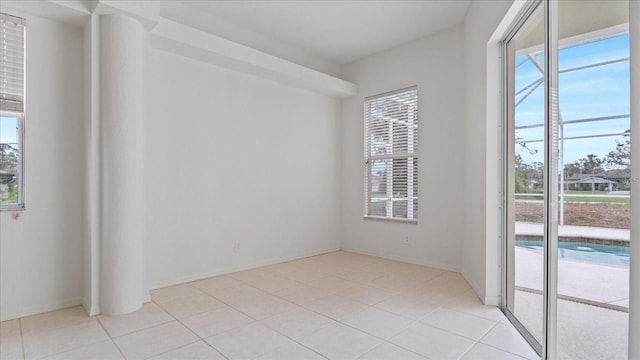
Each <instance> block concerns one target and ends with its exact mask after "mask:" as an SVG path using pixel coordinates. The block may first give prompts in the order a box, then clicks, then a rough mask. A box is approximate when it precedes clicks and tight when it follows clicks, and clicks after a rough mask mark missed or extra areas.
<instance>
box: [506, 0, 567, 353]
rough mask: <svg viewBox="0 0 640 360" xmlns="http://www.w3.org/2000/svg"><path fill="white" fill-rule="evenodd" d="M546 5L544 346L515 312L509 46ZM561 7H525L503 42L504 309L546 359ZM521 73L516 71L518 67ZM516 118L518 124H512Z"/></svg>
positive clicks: (553, 260) (551, 323) (552, 340)
mask: <svg viewBox="0 0 640 360" xmlns="http://www.w3.org/2000/svg"><path fill="white" fill-rule="evenodd" d="M539 6H542V7H543V13H544V14H543V15H544V54H545V55H544V74H543V75H544V133H545V135H544V149H545V165H544V220H543V221H544V236H543V246H544V252H543V253H544V266H543V269H544V270H543V271H544V274H543V295H542V297H543V313H542V316H543V321H542V324H543V328H542V339H541V340H542V341H541V342H538V340H536V338H535V337H534V336H533V335H532V334H531V332H529V330H528V329H527V328H526V327H525V326H524V325H523V324H522V323H521V322H520V321H519V320H518V318H517V317H516V316H515V315H514V314H513V312H512V311H511V310H510V309H509V307H510V306H512V305H513V303H514V294H513V293H511V292H510V291H509V290H510V289H513V290H514V292H515V279H514V274H515V268H514V263H513V259H514V257H515V253H514V249H513V245H514V244H513V242H514V240H515V239H512V238H510V236H509V234H510V233H512V230H513V226H514V222H515V218H514V217H513V214H512V211H511V209H513V208H514V205H515V201H514V199H513V198H511V197H510V196H509V194H510V193H511V192H510V186H512V185H510V183H509V181H507V179H513V178H514V172H515V169H513V168H512V166H510V165H511V164H513V160H514V156H515V155H514V153H513V152H512V151H510V148H511V145H512V141H513V139H514V126H513V125H514V124H515V120H514V107H513V106H512V105H513V104H514V101H513V100H514V91H513V90H514V88H513V83H514V81H511V77H512V75H511V74H510V70H511V68H510V67H509V66H507V63H509V64H511V63H513V62H514V61H513V60H514V59H515V53H514V52H510V51H509V49H508V46H507V45H508V43H509V42H510V41H511V40H512V39H513V38H514V36H515V35H516V34H517V32H518V31H519V30H520V29H521V28H522V26H523V25H524V24H525V22H526V21H527V19H529V17H530V16H531V15H532V14H533V13H534V11H535V10H537V9H538V7H539ZM557 29H558V3H557V1H552V0H529V1H527V3H526V4H525V6H524V7H523V8H522V10H521V11H520V13H519V14H518V16H517V17H516V20H515V21H514V22H513V24H512V25H511V26H510V28H509V29H508V30H507V32H506V36H505V37H504V38H503V40H502V41H501V42H500V45H501V52H502V58H503V61H502V72H503V86H502V89H503V96H502V102H503V104H502V108H503V120H502V122H503V133H502V136H503V141H502V144H503V149H502V153H503V156H502V159H503V164H502V176H501V178H502V181H503V184H502V188H503V191H502V194H503V196H502V205H503V207H502V208H503V214H502V222H503V224H502V239H503V241H502V248H503V262H504V264H505V267H504V270H503V272H502V299H501V304H500V308H501V310H502V311H503V312H504V314H505V316H506V317H507V318H508V319H509V321H510V322H511V323H512V324H513V325H514V326H515V327H516V329H517V330H518V331H519V332H520V333H521V334H522V335H523V337H524V338H525V340H526V341H527V342H528V343H529V344H530V345H531V346H532V347H533V349H534V350H535V351H536V352H537V353H538V355H540V356H541V358H542V359H553V358H555V354H556V338H557V336H556V332H557V292H558V280H557V279H558V216H557V215H558V196H557V195H558V136H559V135H558V124H559V110H558V109H559V106H558V49H559V41H558V31H557ZM513 70H515V69H513ZM512 120H514V121H512Z"/></svg>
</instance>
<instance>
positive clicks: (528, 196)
mask: <svg viewBox="0 0 640 360" xmlns="http://www.w3.org/2000/svg"><path fill="white" fill-rule="evenodd" d="M628 9H629V4H628V1H594V0H585V1H580V0H559V1H546V0H545V1H531V2H529V3H528V5H527V6H526V7H525V8H524V9H523V11H522V12H521V14H520V18H519V20H518V21H517V22H516V23H515V24H514V26H513V27H512V30H511V32H510V33H509V34H508V36H507V37H506V38H505V40H504V59H505V95H506V96H505V107H504V108H505V114H506V117H505V118H506V119H505V159H506V160H505V170H504V174H505V176H504V179H505V194H506V196H505V204H506V206H505V209H506V210H505V214H504V216H505V235H506V236H505V239H506V246H505V249H506V251H505V254H506V267H505V280H506V281H505V283H506V294H505V297H504V303H503V308H504V310H505V313H506V314H507V316H508V317H509V319H510V320H511V321H512V322H513V323H514V324H515V325H516V327H517V328H518V329H519V330H520V331H521V332H522V333H523V335H524V336H525V338H527V340H528V341H529V342H530V343H531V344H532V346H533V347H534V348H535V349H536V351H538V352H539V353H540V354H541V355H542V356H543V357H545V358H554V359H555V358H559V359H589V358H593V359H600V358H607V359H625V358H626V350H627V343H628V341H629V339H628V338H627V336H628V307H629V241H630V233H629V224H630V221H631V219H630V211H629V204H630V191H631V189H630V184H631V181H630V115H629V107H630V94H629V73H630V69H629V35H628Z"/></svg>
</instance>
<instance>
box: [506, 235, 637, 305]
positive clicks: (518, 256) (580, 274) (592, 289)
mask: <svg viewBox="0 0 640 360" xmlns="http://www.w3.org/2000/svg"><path fill="white" fill-rule="evenodd" d="M515 272H516V273H515V285H516V287H518V288H519V289H521V290H525V291H532V292H541V291H542V284H543V274H544V272H543V257H542V254H541V253H540V252H538V251H535V250H531V249H527V248H523V247H516V248H515ZM558 294H559V295H562V296H564V297H565V298H566V299H572V300H575V301H577V302H584V303H587V304H591V305H594V306H602V307H608V308H611V309H617V310H622V311H625V310H626V311H628V308H629V267H627V266H617V265H606V264H596V263H591V262H583V261H578V260H571V259H562V258H561V259H559V260H558ZM625 308H626V309H625Z"/></svg>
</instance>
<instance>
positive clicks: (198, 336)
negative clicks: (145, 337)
mask: <svg viewBox="0 0 640 360" xmlns="http://www.w3.org/2000/svg"><path fill="white" fill-rule="evenodd" d="M192 286H193V285H192ZM205 294H206V295H207V296H209V297H211V298H212V299H215V300H217V301H220V302H221V303H223V304H225V305H227V304H226V303H224V302H223V301H221V300H220V299H218V298H216V297H214V296H213V295H211V294H208V293H205ZM151 302H152V303H154V304H155V305H156V306H158V307H159V308H160V309H162V311H164V312H166V313H167V314H168V315H169V316H171V317H172V318H173V320H174V321H176V322H177V323H179V324H180V325H182V326H183V327H184V328H185V329H187V330H188V331H189V332H190V333H192V334H193V335H195V337H196V338H197V339H198V340H196V341H194V342H192V343H189V344H185V345H182V346H179V347H177V348H175V349H170V350H167V351H164V352H161V353H158V354H155V355H152V356H150V357H154V356H159V355H162V354H166V353H168V352H171V351H174V350H177V349H181V348H183V347H186V346H189V345H192V344H195V343H197V342H200V341H202V342H203V343H205V344H206V345H207V346H209V347H211V348H212V349H213V350H215V351H216V352H217V353H218V354H220V355H222V357H224V358H225V359H229V358H228V357H226V356H225V354H224V353H222V351H220V350H218V349H216V348H215V346H213V345H211V344H209V343H208V342H207V341H206V340H205V339H204V338H202V337H201V336H200V335H198V334H196V333H195V331H193V330H191V328H190V327H188V326H187V325H185V324H184V323H183V322H182V321H180V319H178V318H177V317H175V316H174V315H173V314H171V313H170V312H169V311H167V309H165V308H164V307H162V305H161V304H159V303H157V302H155V301H154V300H153V299H151ZM227 306H229V305H227ZM212 311H213V310H212ZM205 312H208V311H205ZM205 312H201V313H198V314H194V315H192V316H198V315H201V314H204V313H205ZM189 317H190V316H189ZM164 324H166V323H164Z"/></svg>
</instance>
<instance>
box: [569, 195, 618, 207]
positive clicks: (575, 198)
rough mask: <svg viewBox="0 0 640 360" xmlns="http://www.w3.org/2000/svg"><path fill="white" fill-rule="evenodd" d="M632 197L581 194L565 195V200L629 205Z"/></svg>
mask: <svg viewBox="0 0 640 360" xmlns="http://www.w3.org/2000/svg"><path fill="white" fill-rule="evenodd" d="M629 200H630V199H629V198H628V197H617V196H608V197H590V196H580V195H569V194H565V195H564V201H566V202H585V203H605V204H621V205H629V204H630V201H629Z"/></svg>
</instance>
